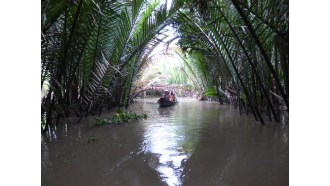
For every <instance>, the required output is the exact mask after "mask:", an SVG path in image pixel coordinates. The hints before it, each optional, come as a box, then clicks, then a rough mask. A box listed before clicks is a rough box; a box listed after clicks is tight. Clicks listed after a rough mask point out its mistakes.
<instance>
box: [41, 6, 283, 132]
mask: <svg viewBox="0 0 330 186" xmlns="http://www.w3.org/2000/svg"><path fill="white" fill-rule="evenodd" d="M288 9H289V5H288V1H287V0H276V1H275V0H264V1H260V0H243V1H238V0H209V1H206V0H186V1H184V0H173V2H172V3H171V6H168V4H167V1H165V3H160V2H159V1H146V0H117V1H115V0H85V1H84V0H70V1H62V0H42V12H41V18H42V22H41V29H42V35H41V38H42V41H41V42H42V43H41V44H42V48H41V54H42V61H41V89H42V100H41V108H42V109H41V112H42V113H41V117H42V126H43V129H46V128H47V126H48V125H50V124H52V123H54V121H56V120H57V119H58V118H59V117H61V116H67V115H70V114H71V115H72V114H75V115H77V116H79V117H80V118H81V117H83V116H87V115H89V114H98V113H101V112H102V111H104V110H108V109H111V108H113V107H116V106H120V105H124V104H125V105H128V104H129V102H130V97H131V96H132V95H133V93H134V92H133V91H132V90H133V88H134V86H135V83H136V82H138V77H139V76H137V74H139V73H140V72H141V70H143V69H144V68H143V67H144V66H145V65H146V64H147V63H148V59H149V54H150V53H151V52H152V50H153V49H154V48H155V47H156V46H157V45H158V44H159V43H161V42H162V41H163V40H164V39H165V38H167V37H168V35H167V34H166V33H167V32H166V29H165V28H166V26H172V27H174V28H175V29H176V30H177V32H178V36H177V37H178V38H179V42H178V45H179V46H180V48H181V50H182V51H183V52H181V53H178V55H181V56H182V57H183V58H184V61H185V62H186V64H187V66H190V67H189V69H191V72H187V74H188V73H189V74H190V75H189V77H192V78H193V80H194V81H195V84H196V86H197V87H199V89H202V90H204V91H206V92H209V94H211V93H212V95H214V93H215V92H216V94H217V96H218V97H219V98H221V97H224V96H225V95H226V94H225V93H226V92H227V91H228V92H230V94H231V95H233V96H236V97H237V99H238V103H239V105H245V108H246V110H247V111H251V112H252V113H253V114H254V116H255V118H256V120H259V121H261V123H264V119H263V117H262V114H261V112H267V113H268V115H269V116H271V117H270V119H272V118H274V119H275V120H276V121H279V118H278V109H279V108H280V106H282V107H283V106H285V107H286V108H287V111H288V107H289V80H288V79H289V70H288V68H289V60H288V59H289V58H288V55H289V54H288V53H289V50H288V45H289V38H288V37H289V34H288V33H289V15H288V14H289V10H288ZM185 53H186V54H185ZM173 81H174V80H173ZM214 90H215V91H214ZM240 108H243V107H241V106H240Z"/></svg>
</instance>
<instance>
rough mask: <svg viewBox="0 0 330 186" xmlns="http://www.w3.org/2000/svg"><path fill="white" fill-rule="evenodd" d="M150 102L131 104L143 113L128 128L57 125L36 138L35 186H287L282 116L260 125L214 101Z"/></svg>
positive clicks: (286, 136) (73, 122) (70, 121)
mask: <svg viewBox="0 0 330 186" xmlns="http://www.w3.org/2000/svg"><path fill="white" fill-rule="evenodd" d="M156 101H157V100H156V99H145V100H139V101H138V102H137V103H135V104H133V105H132V106H131V108H130V109H131V110H133V111H136V112H138V113H142V112H143V113H147V114H148V116H149V118H148V119H146V120H140V121H138V122H135V123H130V124H122V125H115V126H114V125H109V126H102V127H96V126H95V119H94V118H93V117H89V118H84V120H83V121H82V122H80V123H76V121H77V119H76V118H67V119H65V120H62V121H61V124H60V125H59V126H58V127H57V128H56V129H51V130H49V131H48V132H47V133H46V134H44V135H42V142H41V150H42V154H41V155H42V156H41V157H42V160H41V168H42V180H41V181H42V185H49V186H53V185H56V186H57V185H58V186H65V185H70V186H72V185H80V186H85V185H86V186H87V185H88V186H90V185H143V186H144V185H147V186H148V185H152V186H157V185H228V186H231V185H233V186H240V185H244V186H249V185H251V186H258V185H260V186H265V185H267V186H273V185H274V186H284V185H289V182H288V181H289V127H288V119H287V117H283V118H282V120H283V123H267V124H266V125H261V124H259V123H256V122H255V121H254V118H253V116H252V114H250V115H249V116H246V115H242V116H240V115H239V112H238V111H237V110H235V109H234V108H232V107H231V106H228V105H220V104H219V103H217V102H207V101H204V102H201V101H197V100H194V99H180V100H179V101H180V102H179V103H178V104H177V105H176V106H173V107H167V108H159V107H158V105H157V104H156ZM102 117H110V113H108V114H103V115H102ZM91 136H94V137H95V139H96V140H95V141H88V139H90V138H91Z"/></svg>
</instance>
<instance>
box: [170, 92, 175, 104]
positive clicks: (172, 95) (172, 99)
mask: <svg viewBox="0 0 330 186" xmlns="http://www.w3.org/2000/svg"><path fill="white" fill-rule="evenodd" d="M170 101H176V98H175V94H174V92H173V90H172V91H171V96H170Z"/></svg>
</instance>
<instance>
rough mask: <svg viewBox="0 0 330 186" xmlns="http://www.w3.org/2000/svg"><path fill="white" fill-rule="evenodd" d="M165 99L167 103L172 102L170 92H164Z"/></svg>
mask: <svg viewBox="0 0 330 186" xmlns="http://www.w3.org/2000/svg"><path fill="white" fill-rule="evenodd" d="M164 99H165V100H167V101H170V100H171V94H170V92H169V91H168V90H165V91H164Z"/></svg>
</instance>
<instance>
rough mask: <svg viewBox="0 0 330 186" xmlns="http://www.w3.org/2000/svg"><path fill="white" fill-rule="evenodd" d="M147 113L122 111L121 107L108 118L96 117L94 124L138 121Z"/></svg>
mask: <svg viewBox="0 0 330 186" xmlns="http://www.w3.org/2000/svg"><path fill="white" fill-rule="evenodd" d="M147 118H148V115H147V114H137V113H135V112H131V111H122V110H121V109H118V110H117V113H116V114H115V115H114V116H113V117H112V118H110V119H107V118H96V125H97V126H102V125H108V124H122V123H129V122H133V121H138V120H140V119H147Z"/></svg>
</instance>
